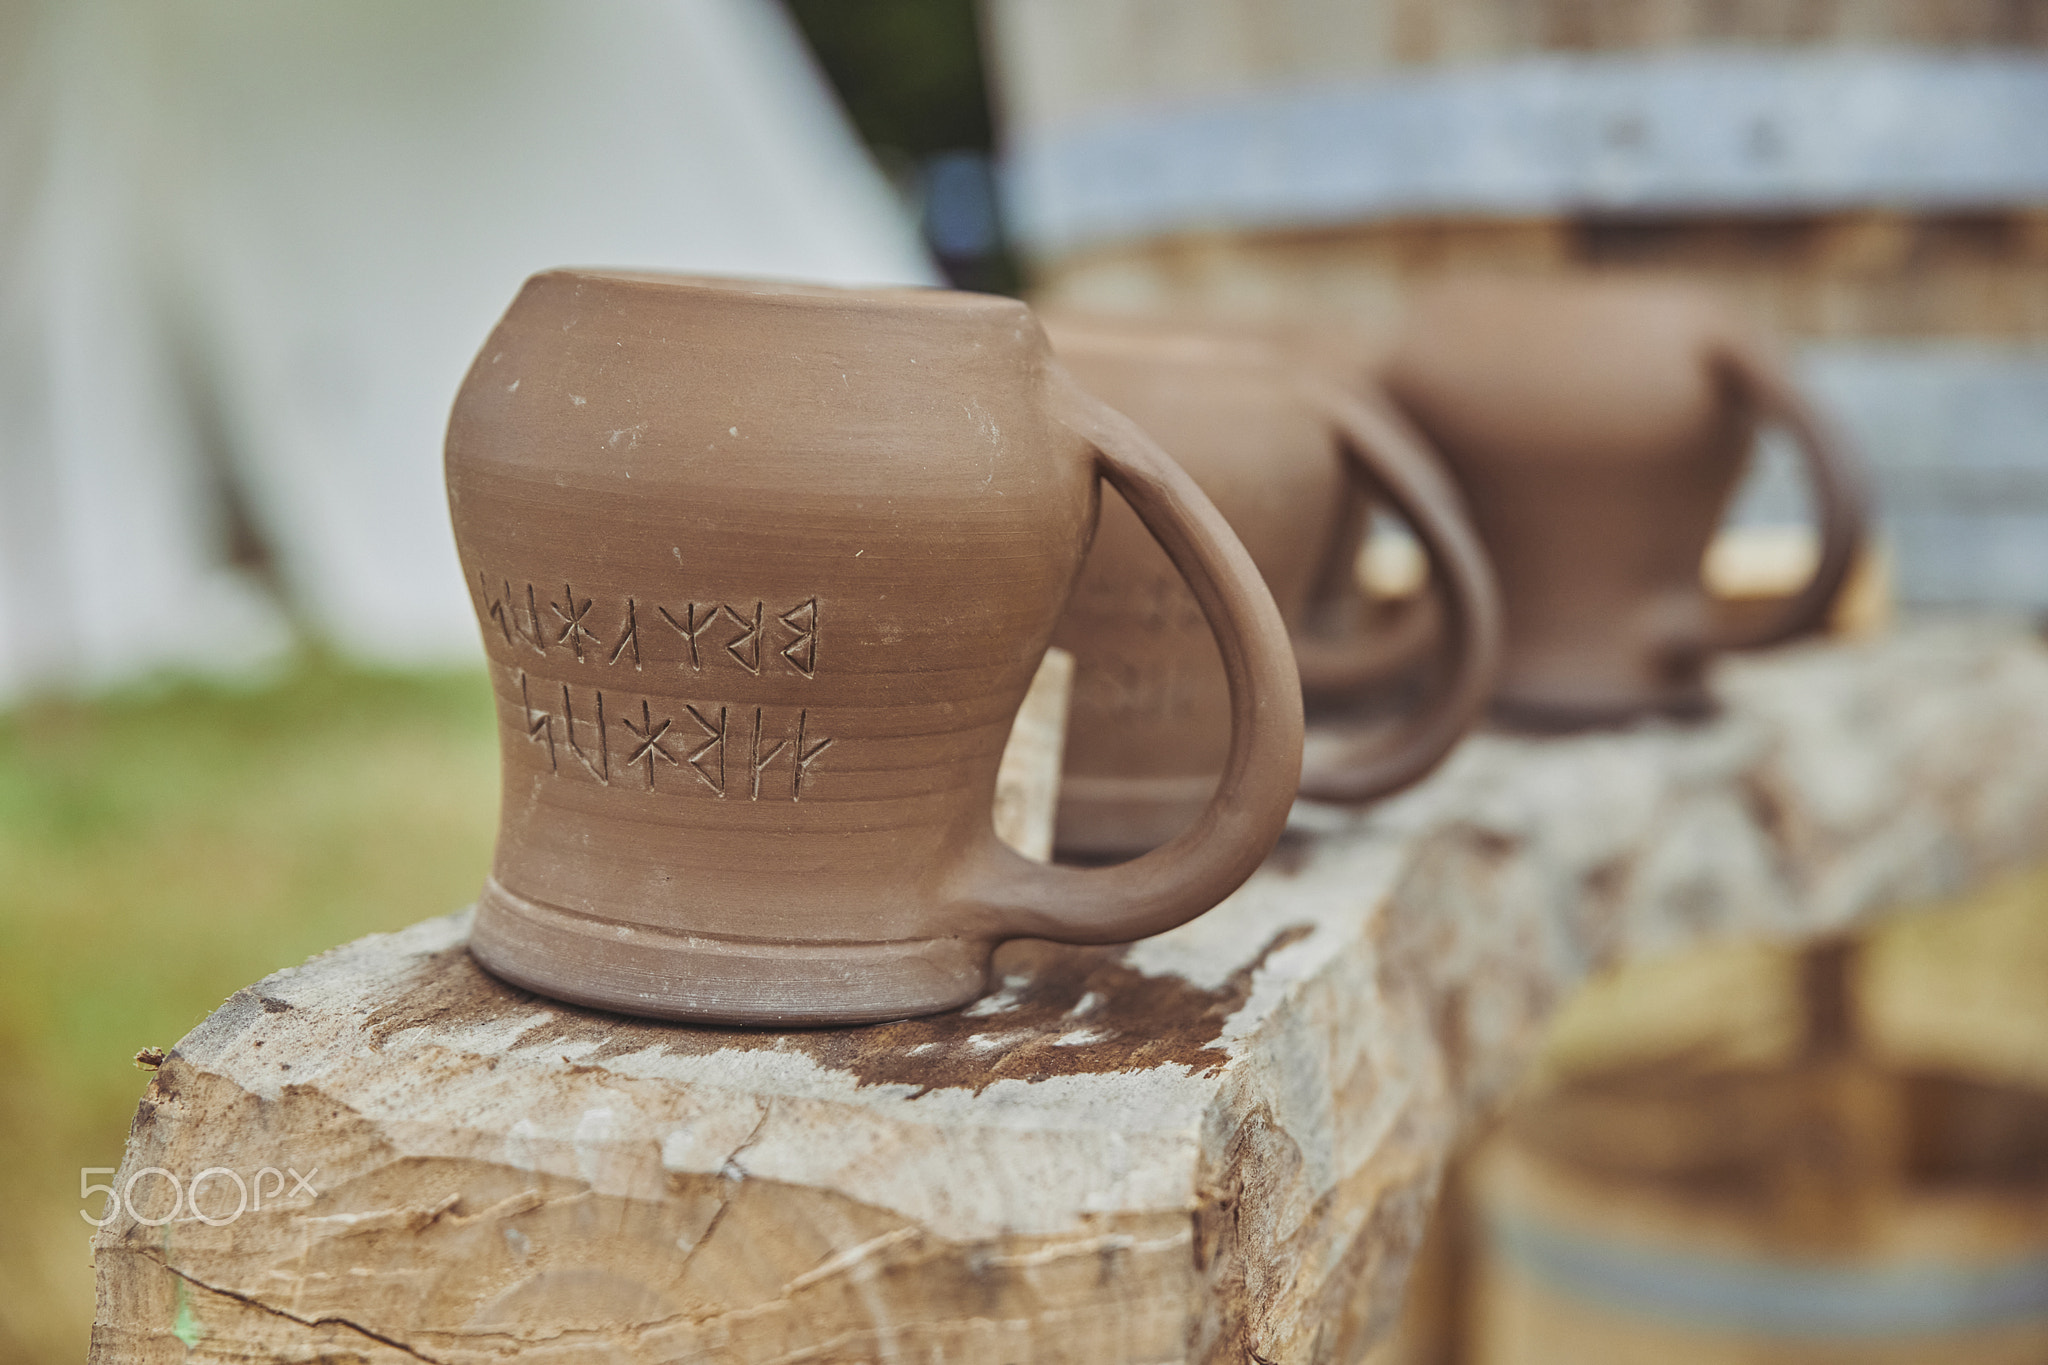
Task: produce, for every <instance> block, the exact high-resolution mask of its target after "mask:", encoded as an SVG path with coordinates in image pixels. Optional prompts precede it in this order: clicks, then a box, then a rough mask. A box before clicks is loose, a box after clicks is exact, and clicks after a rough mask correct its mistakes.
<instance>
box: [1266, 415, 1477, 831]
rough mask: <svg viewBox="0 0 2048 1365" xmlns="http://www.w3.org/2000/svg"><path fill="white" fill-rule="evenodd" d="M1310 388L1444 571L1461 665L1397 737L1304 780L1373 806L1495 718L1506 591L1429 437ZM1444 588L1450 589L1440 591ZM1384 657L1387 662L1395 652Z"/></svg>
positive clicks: (1305, 791)
mask: <svg viewBox="0 0 2048 1365" xmlns="http://www.w3.org/2000/svg"><path fill="white" fill-rule="evenodd" d="M1300 383H1301V387H1302V389H1303V391H1304V392H1305V393H1306V395H1307V396H1308V398H1309V400H1310V401H1311V402H1313V403H1314V404H1315V405H1316V407H1317V408H1319V409H1320V410H1321V411H1322V412H1323V414H1324V415H1325V416H1326V417H1327V418H1328V419H1329V421H1330V422H1331V424H1332V425H1334V426H1335V427H1336V428H1337V432H1338V435H1339V436H1340V437H1341V440H1342V446H1343V449H1344V453H1345V456H1346V458H1347V459H1348V460H1349V461H1350V463H1351V466H1352V469H1353V471H1354V473H1355V475H1356V476H1357V477H1359V478H1361V479H1363V480H1366V481H1368V482H1370V483H1371V484H1373V485H1375V486H1377V488H1378V490H1379V491H1380V492H1381V493H1382V494H1383V495H1384V496H1385V498H1386V499H1387V501H1388V502H1390V503H1392V504H1393V506H1394V510H1395V511H1397V512H1399V513H1400V514H1401V518H1402V520H1404V521H1406V522H1407V523H1408V525H1409V527H1410V528H1411V529H1412V530H1413V531H1414V532H1415V535H1416V538H1417V539H1419V540H1420V541H1421V542H1422V545H1423V549H1424V550H1425V551H1426V552H1427V553H1428V555H1429V559H1430V564H1431V567H1432V568H1433V569H1434V571H1435V572H1434V576H1433V578H1432V589H1431V591H1432V593H1433V594H1436V595H1437V596H1438V599H1439V602H1440V604H1441V608H1442V616H1443V618H1444V619H1443V622H1442V628H1441V629H1440V630H1439V632H1438V636H1437V640H1438V645H1439V648H1447V649H1448V651H1449V653H1450V657H1451V660H1452V670H1451V677H1450V680H1449V682H1448V683H1447V684H1446V685H1445V686H1444V687H1443V688H1442V689H1441V690H1439V691H1438V692H1437V694H1436V695H1435V697H1434V698H1432V699H1431V701H1430V702H1429V703H1428V704H1427V705H1426V706H1424V707H1423V708H1422V709H1421V710H1420V711H1418V712H1417V713H1416V714H1415V715H1414V716H1412V717H1411V718H1409V720H1408V721H1407V722H1406V723H1404V724H1403V725H1401V726H1400V727H1399V728H1397V729H1396V730H1394V731H1393V733H1392V734H1390V735H1387V736H1384V737H1381V738H1376V739H1374V740H1372V741H1370V742H1368V743H1366V744H1364V745H1362V746H1360V747H1358V748H1356V749H1354V750H1353V752H1351V753H1349V754H1346V755H1345V756H1343V757H1342V758H1340V759H1335V760H1332V761H1330V762H1328V763H1319V764H1317V766H1316V767H1315V768H1313V769H1311V770H1310V771H1309V772H1307V773H1306V774H1304V775H1303V778H1302V783H1301V794H1302V795H1303V796H1306V797H1309V798H1310V799H1312V800H1317V801H1341V802H1358V801H1370V800H1372V799H1373V798H1374V797H1376V796H1382V795H1385V794H1386V793H1387V792H1390V791H1395V790H1398V789H1399V788H1401V787H1405V786H1407V785H1408V784H1409V783H1410V782H1413V781H1414V780H1415V779H1416V778H1418V777H1420V776H1421V775H1422V774H1424V773H1426V772H1428V771H1429V770H1430V769H1431V768H1433V767H1435V766H1436V764H1437V763H1438V762H1439V761H1440V760H1441V759H1442V758H1443V756H1444V755H1445V754H1446V753H1448V752H1449V751H1450V749H1451V746H1452V745H1454V744H1456V743H1457V742H1458V740H1459V739H1461V738H1462V737H1463V736H1464V734H1465V732H1466V731H1467V730H1469V729H1471V728H1472V725H1473V723H1474V722H1475V721H1476V720H1477V719H1478V718H1479V715H1480V713H1481V712H1482V711H1483V710H1485V708H1486V704H1487V702H1488V701H1489V700H1491V698H1492V696H1493V689H1494V684H1495V682H1496V681H1497V680H1498V678H1499V676H1500V666H1501V605H1500V590H1499V588H1498V587H1497V586H1496V584H1495V582H1494V577H1493V563H1492V561H1491V560H1490V559H1488V558H1487V555H1486V551H1485V550H1484V549H1482V548H1481V547H1480V544H1479V537H1478V535H1477V534H1476V533H1475V532H1474V531H1473V530H1472V523H1471V521H1470V519H1469V518H1468V517H1467V516H1466V514H1465V504H1464V500H1463V499H1462V498H1461V497H1459V495H1458V490H1457V487H1456V486H1455V485H1454V484H1452V482H1451V480H1450V477H1449V476H1448V475H1446V474H1445V473H1444V472H1443V470H1442V469H1441V468H1440V467H1439V466H1438V464H1437V462H1436V461H1435V460H1434V459H1432V458H1431V457H1430V455H1429V454H1428V452H1427V450H1426V448H1425V447H1424V446H1423V444H1422V440H1421V438H1420V437H1418V436H1416V435H1414V434H1413V433H1412V432H1411V431H1410V430H1409V429H1408V427H1407V425H1406V424H1405V423H1403V422H1401V421H1399V420H1398V419H1396V418H1394V417H1393V416H1392V415H1391V414H1389V413H1385V412H1382V411H1379V410H1378V409H1377V408H1376V407H1375V406H1373V405H1372V404H1369V403H1366V402H1364V401H1362V400H1361V399H1358V398H1356V397H1353V396H1352V395H1351V394H1349V393H1347V392H1345V391H1344V390H1342V389H1340V388H1338V387H1337V386H1335V385H1334V384H1330V383H1328V382H1325V381H1323V380H1319V379H1304V380H1302V381H1300ZM1435 584H1441V585H1442V588H1441V591H1440V592H1439V590H1438V589H1437V588H1436V587H1435V586H1434V585H1435ZM1378 657H1379V658H1382V659H1383V658H1384V657H1386V651H1385V650H1384V649H1382V650H1381V651H1379V652H1378Z"/></svg>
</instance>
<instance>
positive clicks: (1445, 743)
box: [1046, 316, 1500, 857]
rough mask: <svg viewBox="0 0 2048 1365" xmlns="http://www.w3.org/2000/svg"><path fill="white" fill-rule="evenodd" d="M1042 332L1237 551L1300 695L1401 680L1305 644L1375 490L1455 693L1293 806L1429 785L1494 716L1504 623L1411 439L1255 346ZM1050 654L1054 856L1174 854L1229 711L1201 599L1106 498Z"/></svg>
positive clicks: (1160, 335)
mask: <svg viewBox="0 0 2048 1365" xmlns="http://www.w3.org/2000/svg"><path fill="white" fill-rule="evenodd" d="M1046 329H1047V333H1048V335H1049V336H1050V337H1051V339H1052V344H1053V350H1054V353H1055V354H1057V355H1058V356H1059V358H1060V361H1061V363H1063V364H1064V365H1065V366H1066V367H1067V369H1068V371H1069V372H1070V373H1072V374H1073V376H1074V378H1075V379H1076V381H1078V382H1079V383H1080V384H1081V385H1082V387H1084V388H1086V389H1087V390H1088V391H1089V392H1091V393H1093V394H1095V395H1096V396H1097V397H1098V398H1101V399H1103V400H1104V401H1105V402H1108V403H1109V404H1111V405H1112V406H1113V407H1115V408H1116V409H1117V410H1118V411H1120V412H1123V413H1125V414H1126V415H1128V416H1129V417H1131V418H1132V419H1133V420H1134V421H1136V422H1137V423H1138V424H1139V425H1140V426H1141V427H1143V428H1144V429H1145V431H1146V432H1147V434H1149V435H1150V436H1152V437H1153V438H1154V439H1156V440H1157V441H1159V443H1160V445H1161V446H1162V447H1163V448H1164V449H1165V450H1166V452H1167V453H1168V454H1169V455H1171V456H1172V457H1173V458H1174V460H1175V461H1176V462H1178V463H1179V464H1180V466H1181V467H1182V468H1183V469H1185V470H1186V471H1187V472H1188V474H1189V475H1190V476H1191V477H1193V479H1194V481H1195V482H1196V483H1197V484H1199V485H1200V486H1201V488H1202V491H1203V492H1204V493H1206V494H1208V495H1209V498H1210V500H1211V501H1212V502H1214V503H1215V505H1216V507H1217V509H1218V510H1219V511H1221V512H1222V513H1223V516H1224V518H1225V519H1226V520H1227V521H1229V523H1230V525H1231V528H1232V529H1233V530H1234V531H1236V532H1237V535H1238V538H1239V539H1240V540H1241V541H1242V542H1243V543H1244V545H1245V548H1246V549H1247V550H1249V551H1250V553H1251V557H1252V562H1253V563H1255V564H1256V565H1257V566H1258V568H1259V572H1260V573H1261V574H1263V575H1264V577H1265V580H1266V586H1267V587H1268V588H1270V589H1271V590H1272V593H1273V596H1274V599H1275V600H1276V602H1277V603H1278V604H1279V607H1280V614H1281V617H1282V619H1283V620H1285V621H1286V622H1287V624H1288V627H1289V629H1290V631H1291V632H1293V638H1294V642H1295V647H1296V650H1297V654H1298V658H1299V662H1300V665H1301V675H1302V681H1303V684H1304V686H1305V687H1308V686H1311V685H1313V687H1318V688H1330V689H1343V688H1346V687H1355V686H1356V685H1357V684H1358V683H1360V682H1362V681H1370V680H1373V679H1376V678H1381V677H1384V676H1386V675H1387V674H1388V673H1389V672H1391V671H1394V670H1397V669H1399V668H1401V667H1402V666H1403V665H1405V664H1406V663H1407V662H1409V659H1408V657H1407V656H1406V655H1405V654H1403V653H1402V652H1400V651H1395V652H1393V653H1390V652H1389V649H1388V648H1387V642H1386V641H1384V640H1380V639H1375V638H1373V637H1371V636H1369V635H1355V636H1353V637H1352V638H1350V639H1338V640H1331V639H1327V638H1317V637H1315V636H1312V635H1310V634H1308V633H1306V632H1305V631H1304V630H1303V618H1304V616H1305V615H1306V614H1307V610H1308V606H1309V602H1310V598H1311V592H1312V589H1313V588H1314V587H1315V586H1316V583H1317V581H1318V577H1319V574H1320V573H1321V571H1322V570H1323V567H1324V565H1325V563H1326V561H1327V560H1328V559H1329V557H1330V555H1331V554H1332V553H1333V551H1334V550H1336V549H1337V548H1339V546H1338V544H1337V542H1338V541H1339V540H1340V539H1341V537H1342V536H1343V534H1344V533H1345V531H1346V529H1347V523H1346V515H1345V514H1346V511H1347V509H1348V508H1349V507H1350V506H1351V505H1352V501H1353V500H1352V498H1351V497H1349V496H1348V495H1349V494H1350V492H1351V491H1352V488H1353V486H1355V485H1357V484H1359V483H1361V482H1363V483H1365V484H1367V485H1369V486H1370V487H1371V488H1372V489H1373V490H1374V491H1375V493H1376V494H1377V495H1378V496H1380V497H1382V498H1384V499H1385V500H1386V501H1389V502H1391V503H1392V504H1393V505H1394V507H1395V508H1396V509H1397V510H1398V511H1399V512H1400V513H1401V514H1402V515H1403V516H1404V517H1405V518H1406V520H1407V521H1408V522H1409V524H1410V525H1411V526H1412V527H1413V528H1414V530H1415V533H1416V535H1417V537H1418V538H1419V539H1420V541H1421V542H1422V544H1423V545H1424V546H1425V547H1427V550H1428V553H1429V555H1430V557H1431V559H1432V561H1433V563H1434V565H1435V568H1436V570H1437V575H1436V577H1437V581H1438V582H1440V583H1441V584H1442V585H1443V586H1444V589H1445V591H1444V592H1443V597H1444V600H1445V604H1446V611H1445V614H1444V620H1443V626H1444V628H1443V629H1442V631H1441V632H1440V634H1439V636H1438V640H1439V642H1440V648H1441V649H1443V650H1444V651H1446V652H1447V653H1448V654H1449V656H1450V660H1451V667H1450V670H1449V675H1448V678H1447V679H1446V680H1444V681H1443V682H1442V683H1441V685H1440V687H1439V689H1438V690H1437V691H1436V693H1435V695H1434V696H1433V697H1431V698H1430V699H1429V700H1428V702H1427V703H1426V704H1424V705H1422V706H1421V707H1419V708H1417V710H1416V711H1415V712H1414V714H1413V715H1411V716H1409V717H1408V718H1406V720H1405V721H1404V722H1403V723H1402V724H1400V725H1399V726H1398V727H1396V728H1394V729H1393V730H1392V731H1389V732H1383V733H1381V734H1379V735H1377V736H1375V737H1373V738H1372V739H1371V740H1369V741H1367V742H1365V743H1362V744H1351V745H1347V746H1344V747H1343V748H1341V749H1340V750H1339V752H1338V754H1337V755H1336V756H1334V757H1332V758H1331V759H1330V760H1328V761H1327V762H1319V763H1316V764H1312V765H1311V766H1310V767H1309V768H1308V769H1307V770H1306V771H1304V773H1303V777H1302V784H1301V790H1302V794H1303V795H1306V796H1309V797H1311V798H1315V799H1320V800H1331V801H1364V800H1370V799H1372V798H1374V797H1377V796H1382V795H1385V794H1387V793H1388V792H1392V791H1395V790H1398V789H1399V788H1401V787H1404V786H1406V785H1408V784H1410V783H1412V782H1415V781H1416V780H1418V779H1419V778H1421V777H1422V776H1423V775H1425V774H1426V773H1428V772H1429V770H1430V769H1431V768H1433V767H1434V766H1435V765H1436V763H1437V762H1438V761H1439V760H1440V759H1441V758H1442V757H1443V756H1444V754H1445V753H1446V752H1447V751H1448V750H1449V749H1450V748H1451V747H1452V745H1454V744H1455V743H1456V742H1457V740H1458V739H1459V737H1460V736H1462V735H1463V734H1464V733H1465V731H1466V730H1467V729H1469V728H1470V726H1471V725H1472V723H1473V721H1474V720H1475V719H1476V718H1477V717H1478V716H1479V714H1480V713H1481V712H1482V711H1483V709H1484V707H1485V705H1486V700H1487V697H1488V696H1489V695H1490V693H1491V690H1492V686H1493V682H1494V676H1495V672H1496V669H1497V665H1498V660H1499V652H1500V643H1499V634H1500V610H1499V605H1498V599H1497V595H1496V593H1495V589H1494V585H1493V577H1492V573H1491V571H1490V569H1489V568H1488V566H1487V562H1486V556H1485V554H1484V552H1483V551H1482V550H1481V549H1480V546H1479V541H1478V539H1477V537H1476V536H1475V535H1474V533H1473V532H1472V530H1471V528H1470V526H1469V525H1468V523H1467V521H1466V519H1465V516H1464V513H1463V511H1462V509H1461V507H1460V503H1459V498H1458V493H1457V490H1456V488H1455V487H1454V486H1453V485H1452V484H1451V482H1450V480H1449V478H1448V477H1447V476H1446V475H1445V474H1444V473H1443V472H1442V471H1441V470H1439V469H1438V468H1437V467H1436V465H1435V463H1434V462H1433V460H1432V459H1431V457H1430V456H1429V455H1428V454H1427V453H1426V452H1425V451H1424V450H1423V448H1422V447H1421V445H1420V443H1419V442H1418V441H1417V439H1416V438H1414V437H1413V435H1412V434H1411V433H1410V432H1408V431H1407V430H1406V429H1405V428H1404V427H1403V425H1402V424H1401V423H1400V421H1399V419H1398V418H1394V417H1391V416H1389V415H1388V414H1385V413H1383V412H1376V411H1374V410H1373V409H1372V408H1370V407H1369V406H1367V405H1366V404H1363V403H1361V402H1359V401H1358V400H1356V399H1354V398H1351V397H1349V396H1347V395H1346V394H1344V393H1343V392H1342V391H1340V390H1339V389H1338V388H1336V387H1335V386H1334V385H1331V384H1327V383H1324V382H1322V381H1321V380H1320V379H1318V378H1317V377H1316V375H1315V372H1314V371H1313V370H1312V369H1311V368H1310V367H1308V366H1306V365H1305V364H1303V363H1301V362H1300V361H1297V360H1296V359H1294V358H1293V357H1292V356H1291V355H1289V354H1288V353H1287V352H1286V351H1284V350H1283V349H1282V348H1280V347H1278V346H1275V345H1272V344H1269V343H1268V342H1267V341H1265V340H1263V339H1261V338H1260V337H1258V336H1255V335H1251V334H1247V333H1243V332H1236V331H1230V330H1225V329H1221V328H1203V327H1192V326H1185V325H1173V324H1162V323H1146V322H1126V321H1112V320H1108V319H1102V318H1079V317H1057V316H1056V317H1052V318H1049V319H1047V320H1046ZM1053 642H1054V643H1055V644H1057V645H1059V646H1060V647H1062V648H1064V649H1066V650H1068V651H1069V652H1071V653H1072V654H1073V656H1074V694H1073V699H1072V701H1071V703H1070V704H1069V708H1068V722H1067V727H1068V728H1067V745H1066V755H1065V762H1064V768H1063V771H1062V776H1061V783H1060V806H1059V815H1058V826H1057V830H1056V833H1055V835H1054V846H1055V847H1056V848H1057V849H1059V850H1060V851H1062V852H1063V853H1066V854H1069V855H1081V856H1093V857H1114V856H1119V855H1125V854H1130V853H1135V852H1141V851H1143V850H1144V849H1148V848H1153V847H1156V846H1157V845H1159V844H1162V843H1164V842H1165V841H1166V840H1168V839H1170V838H1172V837H1173V836H1174V835H1176V834H1178V833H1179V832H1180V831H1181V830H1183V829H1184V828H1186V827H1187V826H1188V824H1189V823H1190V822H1191V821H1192V820H1193V819H1194V818H1195V816H1196V815H1197V814H1198V813H1199V812H1200V811H1201V809H1202V807H1203V806H1204V804H1206V803H1207V802H1208V801H1210V800H1211V799H1212V798H1213V796H1214V794H1215V792H1217V791H1218V790H1219V786H1218V783H1219V779H1221V778H1222V775H1223V774H1224V772H1225V763H1224V760H1225V756H1226V753H1227V749H1228V742H1229V735H1230V692H1229V686H1228V682H1227V678H1226V675H1225V671H1224V668H1223V664H1222V662H1221V660H1220V658H1219V656H1218V652H1217V642H1216V641H1215V640H1214V639H1213V638H1212V636H1211V632H1210V629H1209V626H1208V623H1207V622H1206V621H1205V620H1204V618H1203V616H1202V613H1201V612H1200V611H1199V610H1198V609H1197V607H1196V604H1195V601H1194V599H1193V598H1192V597H1191V596H1189V594H1188V591H1187V589H1186V588H1185V587H1184V586H1182V583H1181V580H1180V578H1179V576H1178V575H1177V574H1175V572H1174V569H1173V565H1172V563H1171V562H1170V561H1169V560H1168V559H1167V557H1166V555H1165V554H1164V553H1163V552H1162V551H1161V550H1160V548H1159V546H1158V545H1157V544H1156V543H1154V541H1153V539H1152V538H1151V537H1150V536H1149V535H1147V534H1146V532H1145V527H1144V524H1143V523H1142V522H1141V521H1140V519H1139V518H1138V517H1137V516H1136V515H1135V514H1134V513H1133V511H1132V509H1131V508H1130V507H1128V506H1126V505H1124V503H1122V502H1121V501H1120V500H1118V499H1116V498H1114V497H1111V496H1105V497H1104V499H1103V507H1102V520H1101V523H1100V525H1099V526H1098V527H1097V530H1096V533H1095V543H1094V545H1093V547H1092V548H1091V549H1090V550H1089V552H1088V558H1087V561H1086V563H1085V564H1084V565H1083V566H1082V569H1081V579H1080V582H1079V584H1078V585H1077V586H1076V588H1075V590H1074V597H1073V600H1072V601H1071V602H1070V603H1069V604H1068V607H1067V611H1066V615H1065V616H1064V617H1062V618H1061V621H1060V625H1059V628H1058V630H1057V631H1055V633H1054V635H1053ZM1221 789H1223V790H1227V783H1226V785H1225V786H1224V787H1223V788H1221Z"/></svg>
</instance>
